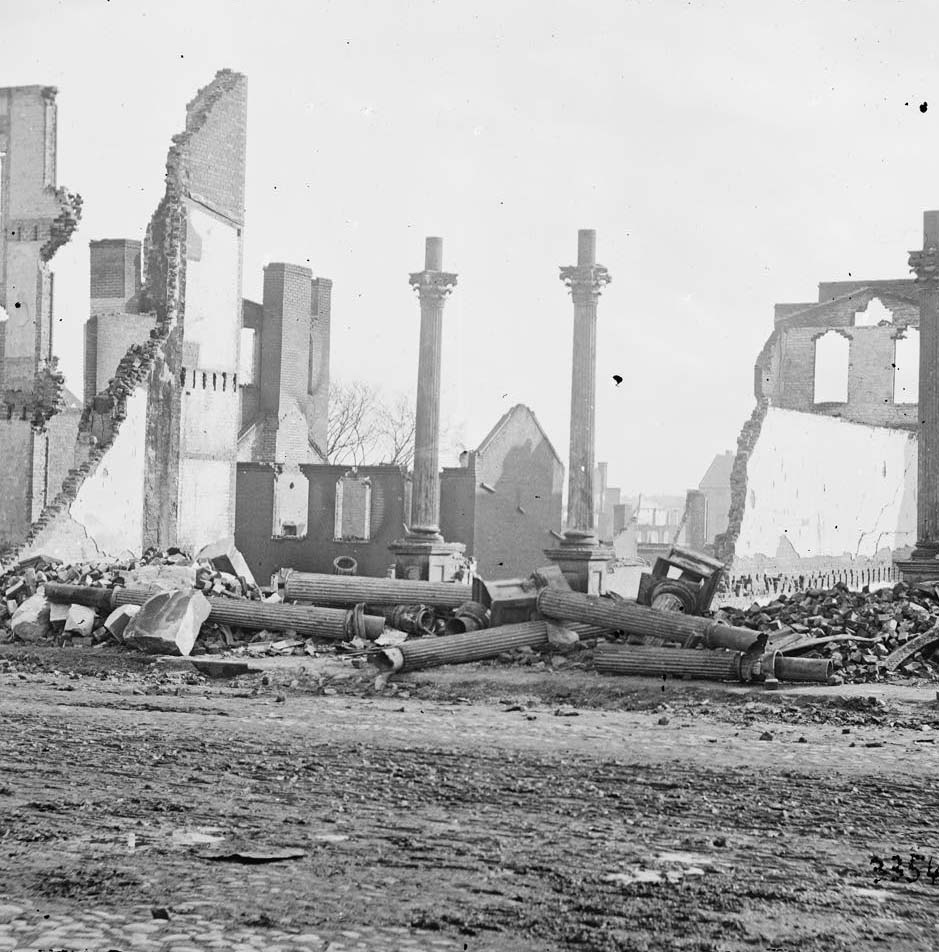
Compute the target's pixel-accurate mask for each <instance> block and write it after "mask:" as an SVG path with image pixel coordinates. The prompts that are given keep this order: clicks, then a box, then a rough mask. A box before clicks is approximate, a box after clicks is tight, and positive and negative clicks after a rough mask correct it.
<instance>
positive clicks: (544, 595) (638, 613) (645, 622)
mask: <svg viewBox="0 0 939 952" xmlns="http://www.w3.org/2000/svg"><path fill="white" fill-rule="evenodd" d="M538 611H539V612H540V613H541V614H542V615H545V616H546V617H548V618H558V619H562V620H567V621H579V622H583V623H585V624H589V625H600V626H602V627H603V628H606V629H609V630H612V631H625V632H626V633H627V634H630V635H645V636H648V637H654V638H662V639H663V640H665V641H675V642H678V643H679V644H680V645H682V646H684V647H690V646H691V645H692V644H694V643H698V642H700V643H701V644H703V645H704V646H705V647H707V648H731V649H733V650H734V651H747V650H748V649H750V648H752V647H753V645H754V644H755V643H756V640H757V639H758V638H759V637H760V633H759V632H758V631H753V630H752V629H750V628H734V627H732V626H731V625H721V624H718V623H717V622H715V621H711V620H710V619H708V618H699V617H698V616H696V615H683V614H682V613H681V612H669V611H661V610H659V609H656V608H647V607H646V606H645V605H639V604H637V603H636V602H631V601H625V600H615V601H614V600H613V599H606V598H598V597H596V596H591V595H583V594H581V593H580V592H562V591H558V590H557V589H552V588H545V589H542V590H541V592H540V593H539V595H538Z"/></svg>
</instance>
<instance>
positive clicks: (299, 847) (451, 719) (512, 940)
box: [0, 644, 939, 952]
mask: <svg viewBox="0 0 939 952" xmlns="http://www.w3.org/2000/svg"><path fill="white" fill-rule="evenodd" d="M0 657H2V658H3V663H2V665H0V718H2V721H3V723H4V725H5V729H4V731H2V732H0V765H2V790H0V805H2V808H3V809H2V813H0V816H2V819H0V842H2V849H3V854H4V860H5V861H4V862H3V863H0V895H2V896H3V897H4V899H3V902H2V904H0V906H2V908H0V947H4V948H6V947H10V946H12V947H15V948H17V949H20V948H23V949H25V948H30V949H38V948H68V949H82V948H88V949H108V948H114V949H121V950H131V949H134V950H136V949H144V950H151V949H165V950H171V949H176V950H185V949H274V950H277V949H283V950H301V949H314V950H325V949H330V950H331V952H341V950H351V949H374V950H387V949H412V948H414V949H440V950H463V952H470V950H472V952H480V950H505V949H512V950H520V952H535V950H537V952H549V950H555V949H558V950H561V949H563V950H586V949H590V950H620V949H627V950H632V949H644V950H652V949H655V950H672V949H675V950H678V949H681V950H688V949H694V950H715V952H717V950H720V952H723V950H734V952H736V950H744V949H747V950H749V949H753V948H760V949H787V950H791V949H809V950H818V952H821V950H825V952H828V950H832V949H834V950H838V949H842V950H846V949H849V948H850V949H865V948H875V947H878V948H891V949H898V950H913V949H927V948H931V947H933V944H934V942H935V936H936V926H935V921H936V920H935V899H936V889H937V888H939V884H935V885H934V884H933V883H932V882H930V881H929V880H928V879H926V878H925V877H923V878H922V881H918V882H910V881H909V878H910V877H909V876H906V877H905V880H904V881H903V882H899V881H896V882H895V881H891V876H890V873H889V867H890V865H891V863H892V857H893V855H894V854H902V857H903V863H904V865H905V864H906V863H907V861H908V859H909V854H910V853H911V852H912V853H922V854H924V855H926V856H931V857H933V860H934V862H933V865H934V866H935V865H936V835H935V834H936V824H935V818H934V816H933V809H932V807H933V800H934V797H932V795H931V793H930V789H931V788H930V782H931V779H932V777H933V776H934V773H935V763H936V761H935V750H934V744H933V740H934V735H935V734H936V733H937V731H939V712H937V709H936V706H935V703H934V696H935V690H934V689H932V688H929V689H924V688H919V689H916V688H907V689H905V691H901V692H900V693H899V694H898V695H896V696H892V695H891V694H890V693H889V692H890V691H895V692H896V691H897V690H898V689H894V688H891V687H890V686H887V685H872V686H861V685H856V686H852V685H845V686H843V687H841V688H835V689H831V688H826V687H825V686H813V687H811V688H805V687H784V688H782V689H781V690H780V691H778V692H775V693H770V694H761V695H759V696H758V698H756V699H755V698H754V695H753V692H752V690H750V689H747V688H744V687H739V686H734V687H722V686H719V685H706V684H703V683H697V682H688V683H679V682H669V683H668V684H666V685H662V684H659V683H658V682H655V681H650V680H648V679H646V680H642V679H613V678H603V677H601V676H598V675H596V674H594V673H592V672H589V671H580V670H576V669H575V670H561V671H555V670H553V669H552V668H551V667H550V665H549V664H548V663H547V662H545V661H544V660H543V659H541V658H538V656H534V657H535V660H534V661H533V662H532V664H530V665H524V666H506V665H502V664H499V663H493V662H490V663H487V664H481V665H474V666H471V667H459V668H457V667H451V668H448V669H437V670H434V671H433V672H416V673H414V674H410V675H405V676H403V677H402V678H401V679H400V681H398V682H393V683H391V684H389V685H387V686H386V687H385V688H383V689H382V690H380V691H376V689H375V684H374V678H373V677H372V676H371V675H370V674H369V673H368V672H367V671H366V669H360V668H356V667H355V666H354V665H353V664H352V661H351V660H344V659H342V658H340V657H338V656H326V657H324V658H315V659H313V658H309V657H306V658H294V657H283V658H261V659H253V660H251V661H250V662H249V663H250V664H251V665H252V667H257V668H259V669H261V670H257V671H254V672H251V673H248V674H245V675H240V676H238V677H236V678H232V679H230V680H224V679H223V680H216V679H212V678H206V677H204V676H202V675H200V674H199V673H198V672H197V671H195V670H194V668H193V665H194V664H195V663H196V662H198V661H199V659H198V658H196V659H192V660H190V659H183V658H178V659H154V658H152V657H148V656H146V655H143V654H141V653H138V652H130V651H124V650H119V649H112V648H110V647H102V646H98V647H93V648H91V649H86V648H73V649H60V648H55V647H53V646H48V647H37V646H24V645H21V646H17V645H12V644H10V645H6V646H3V647H0ZM539 665H542V667H538V666H539ZM871 692H874V693H871ZM767 736H768V737H769V739H768V740H762V739H761V738H764V737H767ZM285 850H287V851H290V850H292V851H298V852H300V853H302V855H301V856H299V857H297V858H293V859H289V860H283V861H278V862H269V863H264V862H255V863H252V864H251V865H243V864H242V863H241V862H236V861H232V860H230V859H228V860H225V861H219V860H217V859H214V858H213V857H216V856H218V857H231V856H233V855H235V854H238V853H242V854H252V855H254V856H255V857H257V856H258V855H261V856H264V855H267V856H268V857H270V856H271V855H274V856H277V855H281V854H280V853H279V852H278V851H285ZM873 855H877V856H880V857H883V858H884V859H885V861H886V864H887V867H888V873H887V876H886V877H884V878H882V879H881V880H880V881H875V872H876V870H875V869H874V867H873V866H872V865H871V862H870V858H871V856H873ZM924 866H925V862H924Z"/></svg>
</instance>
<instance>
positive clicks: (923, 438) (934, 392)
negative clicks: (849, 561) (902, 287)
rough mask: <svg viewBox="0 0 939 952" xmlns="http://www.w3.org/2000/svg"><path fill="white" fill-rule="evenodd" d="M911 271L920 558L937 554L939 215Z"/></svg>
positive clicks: (927, 223) (930, 220) (932, 214)
mask: <svg viewBox="0 0 939 952" xmlns="http://www.w3.org/2000/svg"><path fill="white" fill-rule="evenodd" d="M910 268H911V269H912V270H913V271H914V272H915V273H916V281H917V284H918V285H919V295H920V299H919V348H920V350H919V441H918V452H917V457H918V472H917V491H916V516H917V526H916V528H917V543H916V550H915V551H914V552H913V558H914V559H916V558H934V557H935V556H936V555H937V553H939V211H929V212H926V213H925V214H924V215H923V250H922V251H911V252H910Z"/></svg>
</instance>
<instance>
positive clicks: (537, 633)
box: [376, 621, 606, 672]
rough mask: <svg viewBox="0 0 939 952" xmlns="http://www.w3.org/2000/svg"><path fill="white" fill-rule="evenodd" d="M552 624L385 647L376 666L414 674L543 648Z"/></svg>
mask: <svg viewBox="0 0 939 952" xmlns="http://www.w3.org/2000/svg"><path fill="white" fill-rule="evenodd" d="M550 627H551V625H550V623H549V622H545V621H528V622H523V623H522V624H520V625H501V626H500V627H498V628H487V629H485V630H483V631H468V632H466V633H465V634H462V635H447V636H444V637H442V638H418V639H416V640H415V641H405V642H404V643H403V644H400V645H397V646H396V647H394V648H385V649H384V650H383V651H381V652H380V653H379V654H378V655H377V657H376V660H377V663H378V666H379V667H381V668H383V669H384V670H386V671H394V672H399V671H416V670H418V669H419V668H434V667H437V666H438V665H441V664H468V663H469V662H471V661H484V660H485V659H486V658H494V657H496V655H500V654H502V653H503V652H504V651H512V650H513V649H515V648H542V647H544V646H546V645H547V644H548V643H549V641H550V637H549V629H550ZM564 627H565V628H567V629H569V630H570V631H573V632H575V633H576V634H577V635H579V636H580V638H581V639H584V638H596V637H597V636H599V635H603V634H606V629H604V628H602V627H600V626H597V625H579V624H572V625H565V626H564Z"/></svg>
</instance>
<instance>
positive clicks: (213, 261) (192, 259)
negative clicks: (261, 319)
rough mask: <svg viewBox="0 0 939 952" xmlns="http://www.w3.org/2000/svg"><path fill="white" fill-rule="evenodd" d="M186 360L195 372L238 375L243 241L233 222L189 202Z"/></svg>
mask: <svg viewBox="0 0 939 952" xmlns="http://www.w3.org/2000/svg"><path fill="white" fill-rule="evenodd" d="M186 206H187V211H188V216H187V217H188V231H187V237H186V317H185V321H184V330H183V359H184V361H185V362H186V363H187V366H189V365H191V366H192V367H193V368H200V369H205V368H209V369H213V370H227V371H229V372H230V373H237V371H238V345H239V340H240V337H241V284H240V271H241V238H240V228H238V227H237V226H236V225H235V224H234V223H233V222H230V221H227V220H226V219H224V218H222V217H220V216H219V215H216V214H214V213H212V212H209V211H207V210H206V209H204V208H203V207H202V206H200V205H198V204H197V203H195V202H193V201H187V202H186Z"/></svg>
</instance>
